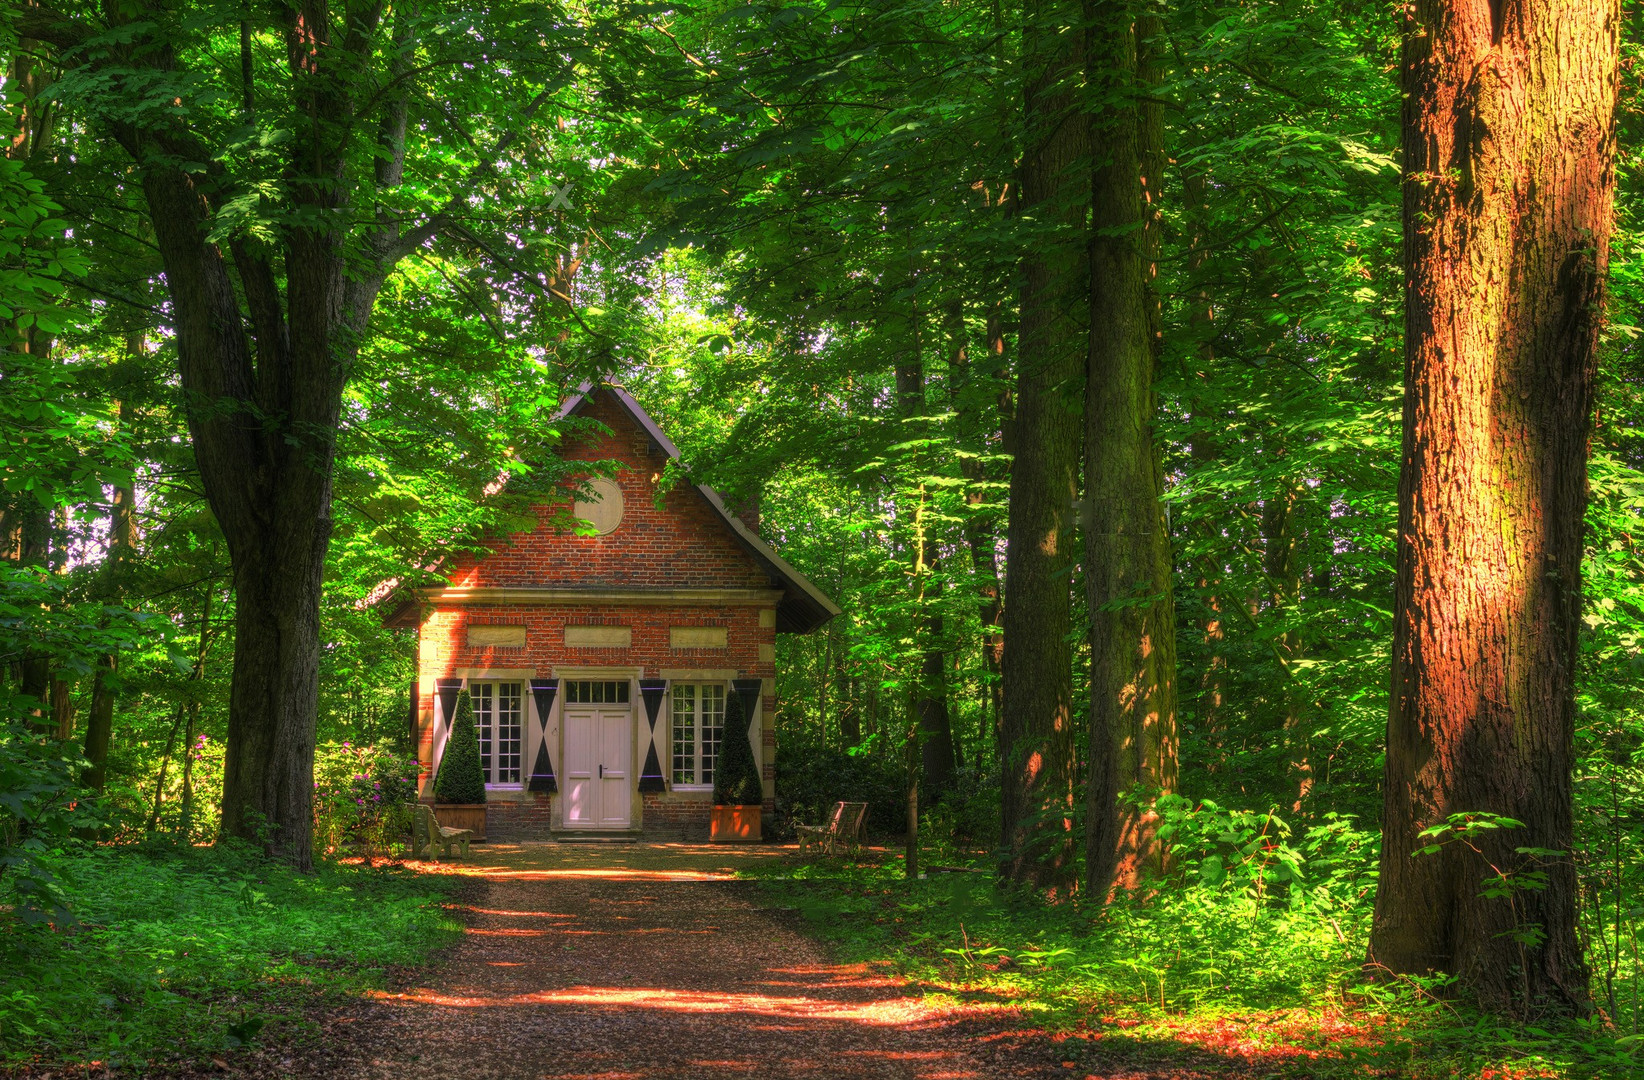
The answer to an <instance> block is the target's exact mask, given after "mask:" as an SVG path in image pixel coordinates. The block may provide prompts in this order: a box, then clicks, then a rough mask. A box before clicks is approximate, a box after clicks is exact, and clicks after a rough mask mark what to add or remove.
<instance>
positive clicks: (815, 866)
mask: <svg viewBox="0 0 1644 1080" xmlns="http://www.w3.org/2000/svg"><path fill="white" fill-rule="evenodd" d="M1176 825H1177V828H1178V830H1179V832H1178V840H1179V842H1178V843H1177V845H1176V846H1177V849H1178V863H1177V868H1178V869H1177V873H1176V876H1175V877H1174V878H1173V879H1172V880H1171V881H1170V882H1169V883H1168V884H1166V885H1164V886H1163V887H1161V888H1158V889H1156V890H1154V891H1153V892H1152V893H1151V894H1149V895H1146V896H1145V897H1141V898H1126V899H1122V900H1120V901H1116V902H1114V903H1112V904H1109V905H1106V906H1098V905H1092V904H1086V903H1083V902H1081V901H1080V900H1077V899H1075V900H1071V901H1065V902H1061V903H1052V902H1047V901H1046V900H1045V899H1043V898H1042V897H1039V896H1035V895H1033V894H1031V893H1028V892H1025V891H1015V890H1009V889H1002V888H1000V887H999V886H997V885H996V884H995V877H994V874H993V873H992V867H991V865H990V864H988V863H987V862H986V860H985V859H983V858H980V857H976V858H972V859H969V860H963V859H961V858H959V857H957V856H956V855H955V854H954V853H952V852H946V853H944V854H943V856H942V858H945V859H946V860H947V861H949V862H966V863H968V865H967V866H965V867H964V868H962V869H961V868H960V867H952V866H950V867H946V868H941V867H938V868H937V869H933V870H932V871H931V872H930V873H928V874H927V875H926V877H925V878H924V879H922V880H919V881H912V882H910V881H907V880H906V878H905V875H904V864H903V862H902V859H901V857H900V856H899V855H886V856H882V857H878V858H867V859H864V860H863V861H861V862H858V863H849V862H845V861H843V860H837V859H818V860H813V861H808V862H807V861H801V860H798V859H791V860H784V861H781V862H773V863H767V864H759V865H758V866H756V867H755V868H753V869H752V870H750V871H749V872H748V873H749V876H752V877H755V878H757V879H758V880H759V881H760V883H761V887H762V889H763V890H764V891H765V892H766V893H767V894H768V897H769V899H770V900H771V901H772V902H774V903H776V904H778V905H779V906H783V907H788V908H792V909H795V910H797V911H798V912H799V913H801V914H802V915H803V917H804V918H805V919H806V921H807V922H808V923H809V924H810V926H811V927H812V928H813V930H814V932H815V933H816V934H817V935H818V936H820V937H822V938H823V939H824V940H826V941H828V942H829V943H830V944H831V946H832V948H833V949H834V951H835V953H836V955H837V956H838V958H839V959H840V960H842V961H845V962H850V963H870V964H878V965H882V966H886V967H888V968H890V969H891V970H893V971H895V972H896V973H898V974H900V975H901V976H903V977H904V978H908V979H910V980H912V981H913V982H915V983H917V984H920V985H922V986H923V988H924V990H925V992H926V993H927V994H934V995H937V996H939V997H948V998H952V999H954V1000H959V1001H966V1002H973V1003H983V1004H986V1003H989V1002H995V1003H998V1002H1008V1003H1010V1004H1012V1005H1016V1006H1018V1007H1020V1008H1021V1009H1023V1010H1024V1012H1026V1013H1027V1014H1028V1015H1029V1016H1030V1017H1031V1018H1032V1019H1033V1020H1034V1022H1035V1023H1037V1024H1039V1025H1041V1026H1043V1027H1044V1028H1046V1029H1047V1030H1050V1031H1052V1032H1053V1033H1055V1034H1056V1035H1057V1036H1058V1037H1065V1040H1066V1041H1065V1042H1064V1044H1063V1045H1064V1051H1063V1052H1064V1054H1065V1055H1066V1056H1067V1057H1068V1058H1069V1060H1070V1062H1072V1063H1074V1064H1079V1063H1081V1062H1085V1063H1088V1064H1089V1066H1090V1068H1091V1069H1092V1070H1094V1071H1096V1072H1097V1073H1098V1074H1099V1075H1100V1074H1101V1066H1102V1065H1108V1066H1111V1065H1113V1064H1115V1063H1116V1062H1121V1061H1122V1062H1128V1063H1130V1064H1133V1065H1137V1066H1144V1067H1149V1068H1160V1067H1166V1066H1169V1067H1176V1068H1183V1069H1199V1070H1205V1071H1211V1072H1214V1071H1217V1070H1218V1068H1219V1067H1221V1066H1231V1065H1237V1066H1246V1065H1248V1066H1253V1067H1255V1068H1256V1069H1257V1071H1259V1072H1260V1073H1261V1074H1263V1075H1277V1076H1314V1077H1332V1078H1334V1077H1341V1078H1345V1077H1359V1076H1367V1075H1368V1076H1400V1077H1412V1078H1421V1080H1428V1078H1435V1080H1436V1078H1438V1077H1451V1076H1462V1077H1480V1078H1502V1077H1519V1076H1526V1077H1527V1076H1548V1077H1563V1076H1569V1077H1625V1076H1640V1075H1644V1056H1640V1055H1639V1053H1638V1047H1637V1045H1636V1040H1632V1039H1629V1038H1627V1037H1625V1036H1623V1035H1620V1034H1619V1033H1617V1032H1616V1031H1614V1030H1613V1029H1607V1028H1606V1026H1605V1025H1604V1023H1603V1021H1602V1019H1600V1020H1595V1021H1592V1022H1590V1023H1586V1022H1562V1023H1557V1024H1555V1023H1553V1022H1552V1021H1545V1020H1544V1021H1542V1022H1540V1023H1537V1022H1534V1021H1531V1022H1525V1023H1510V1022H1504V1021H1502V1020H1500V1019H1497V1018H1494V1017H1489V1016H1485V1015H1482V1014H1478V1013H1474V1012H1472V1011H1470V1010H1468V1009H1467V1008H1466V1007H1465V1006H1463V1005H1461V1004H1459V1003H1457V1002H1454V1001H1449V1000H1445V995H1444V993H1443V987H1442V986H1440V985H1437V984H1436V983H1434V982H1431V981H1426V982H1424V981H1420V980H1416V981H1405V982H1399V983H1394V984H1392V985H1388V984H1384V983H1373V982H1370V981H1368V980H1367V979H1366V976H1365V973H1364V971H1363V970H1362V967H1361V965H1362V962H1363V959H1364V956H1365V943H1366V940H1367V937H1368V934H1369V929H1370V914H1371V904H1372V901H1373V897H1374V889H1375V878H1374V837H1373V835H1371V834H1368V833H1364V832H1361V831H1359V830H1357V829H1355V828H1354V827H1353V826H1352V824H1351V823H1350V822H1349V821H1347V820H1346V819H1335V820H1332V821H1329V822H1326V823H1325V824H1324V825H1321V826H1319V827H1317V828H1315V829H1312V830H1309V831H1308V832H1307V833H1306V835H1304V836H1299V837H1290V836H1289V835H1288V833H1287V830H1285V828H1284V826H1283V823H1282V822H1279V821H1278V820H1277V819H1276V818H1274V817H1272V816H1271V815H1262V814H1246V813H1240V812H1224V811H1221V810H1219V809H1218V808H1215V807H1214V806H1210V807H1208V810H1207V808H1206V807H1204V806H1201V807H1199V808H1195V809H1193V810H1191V811H1188V812H1186V813H1178V814H1177V815H1176ZM1076 1075H1083V1074H1082V1073H1079V1074H1076Z"/></svg>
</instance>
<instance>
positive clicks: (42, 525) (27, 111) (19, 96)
mask: <svg viewBox="0 0 1644 1080" xmlns="http://www.w3.org/2000/svg"><path fill="white" fill-rule="evenodd" d="M39 45H40V42H38V41H34V40H31V39H30V38H28V37H27V36H23V37H20V38H19V39H18V41H17V47H16V48H15V50H13V52H12V57H11V66H10V70H9V71H7V72H6V85H7V89H8V91H10V93H11V94H12V95H15V98H16V108H15V109H14V110H12V111H11V113H10V116H9V118H10V120H11V124H10V130H9V131H8V132H7V133H6V134H7V138H6V145H5V154H6V157H8V158H10V159H11V160H13V161H22V162H28V161H30V160H31V159H33V158H34V157H36V156H39V155H42V154H43V153H44V152H45V151H46V148H47V147H49V146H51V145H52V131H53V128H54V127H55V126H56V116H57V109H55V108H54V107H53V102H52V101H51V100H50V99H49V98H48V97H47V96H46V91H47V90H48V89H49V88H50V87H51V84H52V81H53V80H52V74H51V67H50V65H48V64H45V63H42V62H41V61H40V59H39V49H38V46H39ZM12 338H13V340H12V341H11V342H9V343H6V344H7V347H9V349H10V350H11V351H14V352H18V353H23V354H25V355H28V356H34V357H38V358H39V359H40V360H41V361H44V360H46V359H47V358H49V357H50V355H51V346H52V335H51V334H50V333H48V332H47V331H46V330H45V329H43V328H42V327H41V326H39V325H38V324H37V323H32V322H31V323H29V324H28V325H26V326H16V325H14V326H13V327H12ZM7 367H8V365H7V364H6V362H5V360H4V359H3V358H0V375H4V374H6V371H7ZM25 438H26V436H25ZM4 544H5V551H6V556H7V557H8V558H10V559H12V560H14V561H15V562H16V564H17V565H18V566H39V567H44V566H46V565H47V564H48V562H49V560H50V555H51V510H50V508H49V507H48V506H46V505H45V504H42V503H41V502H40V501H39V499H38V498H37V497H36V493H35V492H33V491H24V492H21V493H20V494H19V495H18V496H17V503H16V504H15V505H14V506H11V507H7V508H6V514H5V530H4ZM17 676H18V684H19V685H18V689H19V691H21V693H22V694H23V696H24V697H27V698H32V699H33V701H34V704H33V705H31V706H29V707H28V713H29V723H30V726H31V727H33V728H34V729H35V730H37V731H39V732H41V733H42V734H44V733H49V732H55V731H57V730H58V727H59V722H58V717H57V715H56V708H55V705H56V703H55V701H54V697H55V695H54V694H53V679H52V671H51V659H50V657H48V656H46V655H45V654H43V653H36V652H25V653H24V655H23V657H22V659H21V661H20V662H19V663H18V672H17Z"/></svg>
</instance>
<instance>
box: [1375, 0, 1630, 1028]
mask: <svg viewBox="0 0 1644 1080" xmlns="http://www.w3.org/2000/svg"><path fill="white" fill-rule="evenodd" d="M1406 10H1407V12H1408V14H1407V26H1406V32H1405V35H1404V57H1403V68H1404V91H1405V94H1404V160H1405V169H1406V173H1405V186H1404V237H1405V264H1406V265H1405V269H1406V276H1407V280H1408V281H1409V289H1408V293H1407V297H1406V302H1405V396H1404V456H1403V469H1402V472H1401V475H1400V479H1399V529H1398V570H1397V578H1396V592H1395V597H1394V620H1395V621H1394V631H1393V681H1392V696H1391V703H1390V708H1389V715H1388V725H1387V758H1386V771H1385V776H1384V780H1383V792H1384V798H1385V805H1384V811H1383V822H1382V827H1383V842H1382V855H1381V875H1380V879H1379V883H1378V887H1377V893H1376V912H1375V921H1374V924H1373V929H1372V931H1371V939H1370V958H1371V960H1372V961H1373V962H1374V963H1376V964H1378V965H1382V966H1385V967H1386V968H1388V969H1391V970H1392V971H1395V972H1426V971H1445V972H1449V973H1451V974H1454V975H1456V976H1457V977H1459V979H1460V981H1461V983H1462V984H1463V985H1464V986H1466V987H1467V988H1469V989H1470V990H1471V991H1472V992H1473V993H1474V994H1476V995H1477V997H1478V998H1479V999H1480V1000H1481V1001H1482V1002H1483V1003H1485V1004H1486V1005H1487V1006H1490V1007H1494V1008H1511V1007H1513V1006H1515V1005H1516V1006H1517V1007H1519V1008H1523V1009H1532V1008H1541V1007H1546V1006H1548V1005H1552V1006H1555V1007H1562V1008H1565V1009H1573V1010H1577V1011H1585V1010H1586V1009H1587V1008H1589V1007H1590V1000H1589V997H1588V990H1587V968H1586V965H1585V963H1584V961H1583V959H1582V954H1581V946H1580V944H1579V942H1578V939H1577V937H1576V928H1575V903H1576V875H1575V867H1574V865H1573V864H1572V862H1571V861H1570V859H1569V858H1568V856H1563V855H1560V856H1547V857H1537V856H1527V855H1522V854H1518V853H1517V849H1522V848H1527V847H1529V848H1539V849H1552V850H1557V851H1561V852H1567V851H1569V850H1570V846H1571V815H1572V809H1571V792H1570V788H1571V779H1570V770H1571V755H1572V749H1571V742H1572V737H1573V726H1574V721H1575V686H1574V679H1575V670H1576V661H1577V633H1578V629H1579V627H1580V622H1581V556H1582V543H1583V515H1584V512H1585V510H1586V505H1587V437H1588V431H1589V424H1590V420H1591V410H1592V399H1593V390H1592V383H1593V370H1594V365H1595V358H1596V354H1597V348H1598V339H1599V329H1600V322H1601V317H1602V312H1601V307H1602V302H1603V297H1604V275H1605V272H1606V267H1607V264H1608V257H1609V237H1610V230H1611V225H1612V220H1613V201H1614V192H1615V131H1616V128H1615V101H1616V92H1617V78H1618V74H1617V71H1618V41H1617V35H1618V28H1619V26H1620V19H1621V16H1620V11H1619V5H1618V4H1617V3H1615V2H1613V0H1516V2H1514V3H1511V4H1484V3H1459V2H1455V0H1451V2H1440V0H1416V2H1415V3H1413V4H1411V5H1410V6H1409V7H1408V8H1407V9H1406ZM1475 812H1476V813H1490V814H1500V815H1506V816H1508V817H1511V818H1515V819H1517V820H1518V821H1521V822H1523V823H1524V824H1523V827H1522V828H1516V829H1500V830H1493V831H1485V830H1480V831H1479V832H1478V833H1476V834H1474V833H1468V834H1464V835H1463V837H1462V838H1460V839H1457V840H1454V841H1453V842H1449V843H1445V844H1444V845H1442V847H1441V850H1440V851H1439V852H1438V853H1436V854H1425V855H1423V854H1412V853H1413V852H1416V851H1417V850H1418V849H1419V848H1422V847H1423V846H1424V845H1425V844H1426V841H1425V840H1423V839H1421V838H1420V837H1419V834H1420V833H1421V831H1422V830H1424V829H1427V828H1429V827H1432V826H1436V825H1442V824H1443V823H1445V821H1446V819H1447V818H1448V817H1449V816H1450V815H1454V814H1461V813H1475ZM1475 849H1476V850H1475ZM1532 864H1537V865H1539V869H1540V870H1541V871H1542V872H1543V873H1544V874H1545V875H1546V877H1545V885H1544V887H1541V888H1519V889H1515V890H1513V892H1512V895H1510V896H1508V897H1504V898H1500V899H1487V898H1485V897H1482V896H1481V895H1480V893H1481V891H1483V885H1484V882H1485V880H1486V879H1487V878H1489V877H1491V876H1492V875H1493V874H1495V873H1497V871H1498V870H1499V871H1503V872H1507V873H1514V872H1518V871H1521V870H1524V869H1526V868H1528V867H1529V866H1530V865H1532ZM1492 867H1494V868H1496V869H1492Z"/></svg>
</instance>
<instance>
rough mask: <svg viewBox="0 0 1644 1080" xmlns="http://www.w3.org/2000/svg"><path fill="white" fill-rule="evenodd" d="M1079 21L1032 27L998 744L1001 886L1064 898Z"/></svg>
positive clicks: (1069, 772) (1079, 222) (1068, 816)
mask: <svg viewBox="0 0 1644 1080" xmlns="http://www.w3.org/2000/svg"><path fill="white" fill-rule="evenodd" d="M1081 18H1082V12H1081V10H1080V9H1079V7H1078V6H1077V5H1075V4H1071V3H1062V2H1058V0H1034V2H1032V3H1030V4H1029V5H1028V7H1027V10H1026V12H1025V13H1024V27H1023V37H1022V67H1023V74H1024V76H1025V86H1026V90H1025V96H1024V100H1023V106H1022V107H1023V124H1024V128H1025V147H1024V152H1023V155H1022V163H1021V167H1020V169H1019V173H1018V175H1019V179H1020V191H1021V197H1020V200H1019V202H1018V204H1017V209H1018V216H1019V217H1021V218H1022V219H1024V220H1026V221H1031V222H1033V223H1035V225H1036V226H1037V231H1036V232H1035V233H1034V234H1033V235H1032V236H1031V237H1030V238H1029V253H1028V254H1027V255H1025V256H1024V257H1023V259H1022V274H1021V277H1022V297H1021V330H1020V332H1019V334H1018V337H1017V351H1018V356H1017V362H1016V371H1017V381H1016V413H1015V416H1014V418H1013V420H1012V423H1011V454H1012V463H1011V473H1010V521H1009V524H1008V530H1007V540H1006V543H1007V557H1006V560H1005V611H1004V631H1005V655H1004V664H1003V669H1002V676H1003V687H1004V695H1003V703H1004V711H1003V715H1002V718H1001V722H1000V740H999V754H1000V771H1001V774H1002V789H1003V790H1002V800H1001V803H1002V811H1003V813H1002V822H1001V835H1000V848H1001V851H1002V853H1003V856H1004V859H1003V862H1002V863H1001V869H1002V873H1003V874H1004V876H1005V877H1006V878H1008V879H1010V880H1013V881H1020V882H1027V883H1031V884H1033V885H1036V886H1039V887H1042V888H1058V889H1059V888H1065V887H1067V886H1068V885H1069V884H1070V878H1071V877H1072V875H1073V873H1074V853H1073V771H1074V761H1073V748H1074V740H1073V682H1072V663H1073V657H1072V655H1071V652H1070V650H1069V647H1068V642H1067V637H1068V628H1069V620H1070V607H1071V603H1070V601H1071V597H1070V595H1069V594H1070V584H1069V572H1070V571H1071V569H1072V566H1073V564H1074V562H1075V561H1076V555H1075V553H1074V551H1073V530H1074V520H1073V500H1074V497H1075V495H1076V494H1077V485H1078V472H1079V417H1080V405H1079V400H1080V385H1079V384H1080V376H1081V371H1082V367H1083V355H1082V354H1083V345H1084V334H1085V321H1084V310H1083V308H1084V305H1083V297H1084V293H1085V285H1086V280H1087V279H1086V277H1085V273H1084V260H1083V251H1082V247H1081V245H1080V243H1079V241H1078V239H1077V238H1078V237H1079V236H1081V235H1082V233H1083V229H1084V218H1085V211H1086V208H1087V206H1088V201H1087V200H1088V197H1089V191H1090V189H1089V184H1088V183H1087V182H1086V180H1085V176H1086V174H1085V171H1084V170H1085V165H1086V163H1087V162H1088V160H1089V154H1090V133H1089V122H1088V120H1087V118H1086V116H1085V113H1084V110H1083V108H1082V104H1081V101H1080V94H1079V91H1080V89H1081V88H1080V86H1079V84H1080V81H1081V77H1082V72H1083V65H1084V48H1085V42H1084V34H1083V33H1080V32H1077V31H1072V30H1068V29H1066V28H1067V27H1069V26H1078V25H1079V23H1080V20H1081Z"/></svg>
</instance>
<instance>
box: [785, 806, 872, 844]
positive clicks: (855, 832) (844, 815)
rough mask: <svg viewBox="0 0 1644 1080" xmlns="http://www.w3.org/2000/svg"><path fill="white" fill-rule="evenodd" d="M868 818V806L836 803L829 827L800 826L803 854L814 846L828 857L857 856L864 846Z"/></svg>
mask: <svg viewBox="0 0 1644 1080" xmlns="http://www.w3.org/2000/svg"><path fill="white" fill-rule="evenodd" d="M867 818H868V804H867V803H865V802H839V803H834V804H833V813H831V814H829V815H828V820H827V822H826V823H825V824H822V825H801V826H799V828H798V832H799V851H800V854H804V853H805V852H806V851H809V850H810V849H811V848H812V847H813V846H814V847H819V848H821V850H822V853H823V854H824V855H837V854H838V853H840V852H841V851H843V852H846V853H848V854H850V855H855V854H856V853H857V851H858V850H860V848H861V846H862V825H863V823H864V822H866V821H867Z"/></svg>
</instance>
